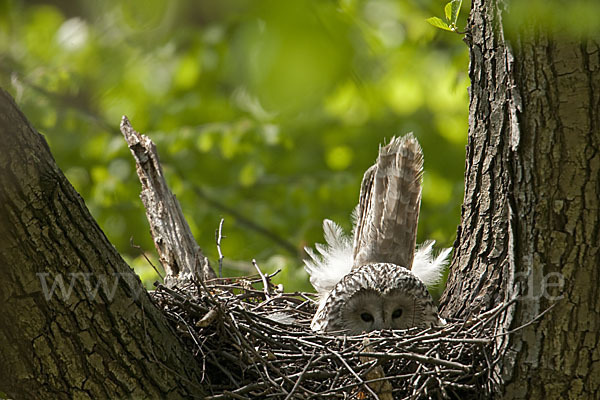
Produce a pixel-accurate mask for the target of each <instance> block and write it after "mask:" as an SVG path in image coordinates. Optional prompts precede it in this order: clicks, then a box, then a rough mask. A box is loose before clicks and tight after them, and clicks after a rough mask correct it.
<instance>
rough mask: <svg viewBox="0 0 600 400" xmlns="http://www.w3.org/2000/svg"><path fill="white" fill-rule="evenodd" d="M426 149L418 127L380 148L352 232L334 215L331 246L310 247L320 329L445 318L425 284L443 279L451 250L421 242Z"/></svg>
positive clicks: (328, 229) (421, 323)
mask: <svg viewBox="0 0 600 400" xmlns="http://www.w3.org/2000/svg"><path fill="white" fill-rule="evenodd" d="M422 173H423V154H422V151H421V147H420V146H419V143H418V142H417V140H416V139H415V137H414V136H413V135H412V134H410V133H409V134H407V135H405V136H404V137H402V138H393V139H392V140H391V141H390V143H389V144H388V145H386V146H384V147H382V148H380V149H379V157H378V158H377V161H376V163H375V164H374V165H373V166H372V167H371V168H369V169H368V170H367V172H366V173H365V176H364V178H363V182H362V184H361V191H360V199H359V205H358V207H357V210H356V218H355V227H354V235H353V238H348V237H346V236H345V235H344V233H343V231H342V229H341V228H340V227H339V226H337V225H336V224H335V223H334V222H332V221H330V220H325V221H324V222H323V230H324V232H325V239H326V242H327V245H320V244H317V246H316V248H317V251H318V253H319V254H317V253H315V252H313V251H312V250H311V249H306V251H307V253H308V254H309V256H310V257H311V259H310V260H306V261H305V263H306V267H305V268H306V270H307V271H308V273H309V274H310V275H311V278H310V281H311V283H312V285H313V286H314V287H315V289H317V291H318V292H319V294H320V296H321V299H320V301H319V307H318V309H317V312H316V313H315V316H314V318H313V321H312V324H311V327H312V329H313V330H315V331H326V332H339V333H347V334H358V333H361V332H363V331H371V330H377V329H406V328H411V327H417V326H418V327H427V326H431V325H436V324H439V323H440V319H439V318H438V315H437V308H436V306H435V304H434V303H433V300H432V298H431V295H430V294H429V292H428V291H427V286H426V285H430V286H431V285H435V284H436V283H438V282H439V280H440V278H441V275H442V272H443V269H444V267H445V265H446V260H447V257H448V255H449V253H450V249H445V250H444V251H442V252H441V253H440V254H439V255H438V256H437V257H433V244H434V242H433V241H428V242H425V243H424V244H423V245H422V246H420V247H419V248H417V249H416V252H415V243H416V235H417V222H418V217H419V208H420V203H421V177H422Z"/></svg>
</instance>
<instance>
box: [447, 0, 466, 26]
mask: <svg viewBox="0 0 600 400" xmlns="http://www.w3.org/2000/svg"><path fill="white" fill-rule="evenodd" d="M448 4H451V9H452V11H451V13H450V14H451V17H448V12H447V11H446V17H447V18H448V21H450V25H452V26H456V21H458V14H459V13H460V7H461V6H462V0H452V1H451V2H450V3H448ZM448 4H446V8H448Z"/></svg>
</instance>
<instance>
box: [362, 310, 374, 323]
mask: <svg viewBox="0 0 600 400" xmlns="http://www.w3.org/2000/svg"><path fill="white" fill-rule="evenodd" d="M360 318H361V319H362V320H363V321H365V322H373V316H372V315H371V314H369V313H366V312H364V313H362V314H360Z"/></svg>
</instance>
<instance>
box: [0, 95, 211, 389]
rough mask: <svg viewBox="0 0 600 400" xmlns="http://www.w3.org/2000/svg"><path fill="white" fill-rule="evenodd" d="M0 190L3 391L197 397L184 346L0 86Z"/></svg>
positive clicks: (0, 385)
mask: <svg viewBox="0 0 600 400" xmlns="http://www.w3.org/2000/svg"><path fill="white" fill-rule="evenodd" d="M0 187H1V188H2V189H1V190H0V237H1V238H2V240H0V274H1V276H2V286H1V287H2V289H1V290H0V348H1V349H2V351H1V352H0V388H2V390H3V391H5V394H6V395H8V396H9V397H12V398H38V399H44V398H48V399H50V398H51V399H57V398H64V399H70V398H193V397H202V395H203V394H204V391H203V389H202V387H201V386H200V383H199V382H200V372H199V368H198V367H197V364H196V362H195V361H194V359H193V356H192V354H191V353H190V352H189V350H187V349H186V348H185V347H184V346H183V345H182V344H181V342H180V341H179V339H178V338H177V336H176V335H175V334H174V332H173V331H172V330H171V329H170V327H169V325H168V323H167V321H166V319H165V318H164V316H163V314H162V313H161V312H160V311H159V310H158V309H157V308H156V307H155V306H154V304H153V303H152V302H151V300H150V298H149V296H148V294H147V292H146V291H145V289H144V288H143V286H142V285H141V282H140V280H139V278H138V277H137V275H135V273H134V272H133V271H132V270H131V268H129V266H128V265H127V264H126V263H125V262H124V261H123V259H122V258H121V257H120V256H119V254H118V253H117V251H116V250H115V248H114V247H113V246H112V245H111V244H110V243H109V241H108V240H107V238H106V237H105V235H104V234H103V232H102V231H101V230H100V228H99V227H98V225H97V224H96V222H95V221H94V219H93V218H92V216H91V215H90V213H89V212H88V210H87V208H86V207H85V204H84V202H83V200H82V199H81V197H80V196H79V195H78V194H77V192H76V191H75V190H74V189H73V187H72V186H71V185H70V184H69V182H68V181H67V179H66V178H65V177H64V175H63V174H62V172H61V171H60V170H59V168H58V167H57V166H56V163H55V161H54V159H53V158H52V155H51V154H50V150H49V148H48V145H47V144H46V142H45V140H44V138H43V137H42V136H41V135H40V134H38V133H37V132H36V131H35V130H34V129H33V128H32V127H31V125H30V124H29V122H28V121H27V120H26V118H25V117H24V116H23V114H22V113H21V112H20V111H19V110H18V109H17V107H16V106H15V104H14V102H13V100H12V99H11V98H10V96H9V95H8V94H7V93H6V92H4V91H0Z"/></svg>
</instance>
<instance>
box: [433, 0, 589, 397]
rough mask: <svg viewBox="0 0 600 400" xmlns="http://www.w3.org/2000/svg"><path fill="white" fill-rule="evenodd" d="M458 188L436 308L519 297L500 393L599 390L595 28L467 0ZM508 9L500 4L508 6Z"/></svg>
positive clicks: (461, 310) (468, 307)
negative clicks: (540, 22)
mask: <svg viewBox="0 0 600 400" xmlns="http://www.w3.org/2000/svg"><path fill="white" fill-rule="evenodd" d="M472 7H473V9H472V13H471V16H470V21H469V29H470V34H471V37H470V42H469V45H470V51H471V66H470V75H471V82H472V86H471V105H470V114H469V125H470V128H469V142H468V146H467V165H466V172H465V183H466V186H465V199H464V206H463V210H462V222H461V227H460V229H459V232H458V237H457V242H456V254H455V257H454V260H453V263H452V266H451V273H450V277H449V281H448V287H447V290H446V292H445V293H444V295H443V297H442V300H441V301H442V310H443V313H444V314H445V315H453V316H466V315H468V314H469V313H471V312H475V311H478V310H481V309H487V308H490V307H491V306H493V305H494V304H495V303H496V302H498V301H500V300H503V299H508V298H512V297H514V296H518V299H519V300H520V301H519V302H518V303H516V307H515V308H514V309H513V310H512V312H511V313H509V314H507V316H506V319H505V320H504V322H503V326H502V327H501V328H503V329H504V330H505V331H507V330H510V329H514V328H516V327H519V326H521V325H523V324H526V323H528V322H529V321H531V320H532V319H533V318H535V317H536V316H537V315H539V314H540V313H541V312H542V311H544V310H545V309H548V307H550V306H554V307H553V308H552V309H551V310H550V311H549V312H548V313H546V314H544V315H543V316H542V317H541V318H540V319H539V320H538V321H536V322H535V323H533V324H530V325H528V326H526V327H525V328H523V329H520V330H517V331H516V332H515V333H513V334H512V335H510V336H508V338H509V339H508V340H504V342H503V343H501V346H502V347H503V348H504V357H503V359H502V363H501V366H502V367H501V371H500V372H501V374H502V378H503V379H504V383H505V384H504V388H503V397H504V398H511V399H513V398H519V399H520V398H523V399H542V398H543V399H566V398H572V399H579V398H590V399H591V398H599V397H600V343H599V338H600V335H598V332H600V290H599V289H598V287H599V285H600V276H599V271H598V268H599V265H600V251H599V250H600V237H599V226H600V214H599V197H600V154H599V152H598V149H600V51H599V41H598V40H597V38H596V39H590V38H587V39H578V38H569V37H568V36H567V35H560V34H559V33H554V34H552V33H550V32H549V31H546V32H544V31H542V30H541V29H539V27H537V28H532V27H531V26H529V27H526V28H527V30H525V29H524V30H523V31H520V32H519V33H514V35H511V40H510V44H509V41H508V40H506V38H505V34H504V30H503V18H505V17H506V15H507V14H506V10H504V9H503V7H504V3H503V2H496V1H485V0H475V1H473V5H472ZM508 11H510V10H508Z"/></svg>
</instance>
